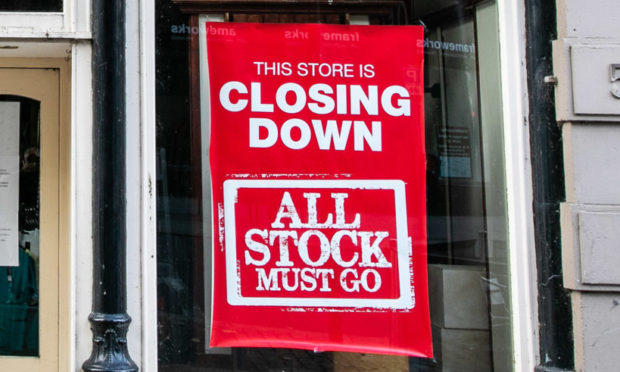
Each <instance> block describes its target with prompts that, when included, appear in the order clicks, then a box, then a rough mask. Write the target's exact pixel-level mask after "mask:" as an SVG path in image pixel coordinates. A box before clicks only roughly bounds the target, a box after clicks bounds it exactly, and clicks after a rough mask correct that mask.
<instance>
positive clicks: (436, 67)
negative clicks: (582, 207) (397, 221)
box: [156, 0, 512, 372]
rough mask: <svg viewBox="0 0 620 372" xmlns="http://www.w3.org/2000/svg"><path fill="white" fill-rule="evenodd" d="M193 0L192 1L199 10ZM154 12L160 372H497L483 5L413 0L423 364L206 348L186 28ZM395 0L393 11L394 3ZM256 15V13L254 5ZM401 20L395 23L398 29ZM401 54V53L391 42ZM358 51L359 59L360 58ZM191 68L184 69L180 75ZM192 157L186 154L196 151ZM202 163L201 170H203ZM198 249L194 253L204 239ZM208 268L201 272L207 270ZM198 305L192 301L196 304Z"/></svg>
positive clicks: (191, 46)
mask: <svg viewBox="0 0 620 372" xmlns="http://www.w3.org/2000/svg"><path fill="white" fill-rule="evenodd" d="M205 2H206V1H205ZM156 4H157V18H156V19H157V28H156V30H157V51H156V56H157V60H156V64H157V81H156V83H157V92H156V94H157V159H158V162H157V165H158V169H157V181H158V184H157V187H158V188H157V190H158V195H157V203H158V247H157V249H158V282H157V285H158V309H157V310H158V332H159V333H158V344H159V350H158V352H159V370H160V371H175V372H182V371H213V370H218V371H219V370H222V371H229V370H230V371H233V370H234V371H275V370H277V371H338V372H339V371H343V372H344V371H347V372H348V371H357V370H390V371H414V372H422V371H448V370H452V371H461V372H467V371H472V372H473V371H475V372H486V371H510V370H511V368H512V362H511V360H512V341H511V340H512V335H511V331H510V308H511V306H510V303H509V295H508V294H509V280H508V278H509V272H508V262H507V257H508V249H509V247H508V246H507V239H506V237H507V231H506V206H505V183H504V162H503V159H504V156H503V152H504V146H503V123H502V115H501V112H502V110H501V108H502V102H501V94H500V92H501V90H500V88H501V81H500V70H499V68H500V65H499V41H498V25H497V22H498V21H497V6H496V3H495V2H494V1H467V2H465V1H457V2H455V1H447V0H420V1H415V2H411V4H413V5H411V6H409V5H403V9H404V8H406V10H407V12H408V15H407V17H393V18H390V19H381V20H379V21H377V22H375V20H374V18H372V17H371V23H373V24H374V23H379V24H399V23H402V22H408V23H410V24H422V25H424V26H425V36H424V39H425V40H424V50H425V55H424V58H425V77H424V80H425V87H424V88H425V94H424V100H425V125H426V150H427V210H428V216H427V217H428V255H429V257H428V262H429V301H430V310H431V324H432V327H433V347H434V351H435V358H433V359H416V358H406V357H396V356H385V355H371V354H353V353H337V352H334V353H313V352H309V351H305V350H292V349H279V350H275V349H261V348H237V349H217V350H212V349H208V348H207V347H206V344H207V343H208V341H207V336H206V331H205V330H208V327H209V324H208V321H209V319H210V318H209V315H208V314H209V305H208V302H209V298H210V292H209V291H210V274H209V273H208V272H206V269H205V267H207V268H208V267H209V265H210V263H209V257H210V253H209V251H208V250H206V251H205V250H203V247H204V244H203V242H210V241H211V229H210V228H203V224H204V225H207V226H210V224H211V222H210V221H203V218H206V219H208V218H210V217H209V216H210V213H209V211H208V210H202V208H203V199H204V200H207V201H208V200H209V199H210V198H209V195H201V190H202V184H201V182H202V177H201V173H202V172H205V171H208V170H207V169H206V165H203V164H201V159H200V151H199V148H200V123H199V117H200V112H199V109H197V107H196V106H195V104H196V103H195V102H197V96H196V95H195V92H196V87H197V86H198V84H199V83H198V79H197V71H196V70H195V66H193V65H192V63H189V62H188V61H192V58H194V57H195V53H197V49H196V48H197V44H196V43H195V39H196V38H197V36H198V35H197V34H198V30H197V28H196V27H195V25H194V24H193V23H192V22H191V18H190V17H189V16H188V15H186V14H182V13H181V12H180V11H179V9H178V7H177V6H175V5H174V2H171V1H169V0H158V1H157V2H156ZM403 4H404V3H403ZM266 6H267V5H266ZM285 9H286V8H281V9H280V10H281V12H280V13H282V14H280V13H278V14H275V12H274V14H258V15H257V14H242V13H230V14H229V18H228V20H229V21H233V22H236V21H242V22H261V21H265V22H307V21H310V22H326V23H327V22H333V23H338V22H340V23H343V22H345V21H346V17H344V16H343V17H328V15H327V14H322V13H321V12H320V11H318V10H317V12H316V13H313V14H294V15H289V14H286V13H285ZM405 18H407V20H405ZM403 47H406V46H403ZM369 52H371V51H369ZM192 68H194V70H192ZM196 150H198V151H196ZM203 167H204V168H203ZM207 245H208V244H207ZM207 270H208V269H207ZM205 299H206V301H205Z"/></svg>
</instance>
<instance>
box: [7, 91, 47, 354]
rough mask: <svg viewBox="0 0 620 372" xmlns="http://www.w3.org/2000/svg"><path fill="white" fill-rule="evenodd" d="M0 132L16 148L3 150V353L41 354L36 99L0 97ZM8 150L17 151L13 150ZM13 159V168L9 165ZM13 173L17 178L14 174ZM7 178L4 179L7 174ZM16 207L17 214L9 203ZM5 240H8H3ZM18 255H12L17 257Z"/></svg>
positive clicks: (37, 113)
mask: <svg viewBox="0 0 620 372" xmlns="http://www.w3.org/2000/svg"><path fill="white" fill-rule="evenodd" d="M0 107H1V108H2V109H0V115H2V117H0V124H1V125H0V132H1V135H3V136H5V138H6V137H7V136H9V137H15V138H14V140H15V145H14V147H15V149H14V151H12V150H11V149H9V148H10V147H11V146H6V145H4V146H3V148H2V149H0V162H1V164H0V172H1V171H2V169H5V170H6V169H9V168H10V169H16V171H15V172H4V173H5V174H3V175H0V201H2V203H3V204H4V205H3V206H2V209H0V225H1V230H2V233H0V247H1V248H2V249H3V250H4V251H3V257H2V259H1V261H0V262H2V263H1V264H2V265H6V266H0V355H20V356H37V355H38V353H39V306H38V302H39V292H38V276H39V271H38V268H39V174H40V172H39V171H40V169H39V164H40V161H39V160H40V159H39V140H40V133H39V113H40V104H39V102H37V101H34V100H31V99H28V98H23V97H17V96H8V95H2V96H0ZM9 152H11V153H13V152H14V154H9ZM13 158H14V162H15V168H11V166H12V165H11V162H12V160H13ZM11 173H13V174H15V173H17V174H16V176H17V177H12V176H11ZM3 176H4V177H3ZM13 204H14V205H15V211H18V213H17V215H16V216H14V215H9V214H13V213H14V211H12V210H11V209H12V208H11V206H12V205H13ZM2 243H4V244H2ZM13 256H14V257H13Z"/></svg>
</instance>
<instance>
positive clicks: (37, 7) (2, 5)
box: [0, 0, 62, 12]
mask: <svg viewBox="0 0 620 372" xmlns="http://www.w3.org/2000/svg"><path fill="white" fill-rule="evenodd" d="M0 11H11V12H14V11H22V12H62V0H2V2H0Z"/></svg>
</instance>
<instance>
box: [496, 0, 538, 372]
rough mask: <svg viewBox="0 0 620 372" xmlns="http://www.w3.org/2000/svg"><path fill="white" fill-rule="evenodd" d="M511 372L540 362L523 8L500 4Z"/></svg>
mask: <svg viewBox="0 0 620 372" xmlns="http://www.w3.org/2000/svg"><path fill="white" fill-rule="evenodd" d="M497 5H498V13H499V14H498V16H499V38H500V64H501V86H502V102H504V104H503V107H502V114H503V119H504V162H505V168H506V201H507V203H506V204H507V207H508V208H507V212H508V246H509V250H508V260H509V268H510V302H511V320H512V339H513V360H514V369H513V370H514V371H533V370H534V368H535V367H536V365H538V364H539V362H540V355H539V347H538V345H539V339H538V302H537V284H536V283H537V271H536V251H535V243H534V212H533V206H532V202H533V190H532V167H531V155H530V145H529V144H530V137H529V121H528V117H529V114H528V112H529V107H528V91H527V70H526V67H525V66H526V63H525V4H524V3H523V2H521V1H514V0H498V1H497Z"/></svg>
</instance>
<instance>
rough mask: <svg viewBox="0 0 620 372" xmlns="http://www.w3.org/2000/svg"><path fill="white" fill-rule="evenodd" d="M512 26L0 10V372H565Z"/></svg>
mask: <svg viewBox="0 0 620 372" xmlns="http://www.w3.org/2000/svg"><path fill="white" fill-rule="evenodd" d="M533 3H534V2H529V1H526V4H521V3H520V2H512V1H504V0H481V1H477V0H471V1H448V0H445V1H444V0H442V1H436V0H434V1H433V0H415V1H400V0H387V1H383V0H360V1H350V0H333V1H332V0H330V1H315V0H307V1H279V0H268V1H263V0H247V1H237V0H218V1H211V0H156V1H154V2H152V1H147V0H142V1H138V2H127V3H125V2H123V1H115V2H114V5H110V4H107V5H106V2H105V1H99V0H90V1H78V0H72V1H70V0H64V2H63V1H61V0H54V1H47V2H45V1H31V2H19V3H18V2H15V4H13V3H11V2H10V3H8V4H6V5H1V6H0V130H1V131H2V133H3V134H2V136H1V137H0V144H1V145H0V161H1V162H2V163H0V203H2V206H3V207H2V208H3V209H2V211H1V213H0V252H2V254H1V255H0V260H1V261H0V355H1V357H0V369H3V368H7V369H11V370H39V371H51V370H63V371H64V370H72V371H73V370H79V369H80V368H82V363H83V362H84V361H87V362H86V364H84V366H83V367H84V368H85V370H98V369H97V368H99V367H98V364H97V363H99V362H101V363H105V360H104V359H105V358H106V357H105V355H107V354H106V353H107V352H108V351H106V350H105V349H106V348H108V346H106V345H107V344H106V342H108V341H107V337H108V336H109V337H111V338H114V337H112V336H110V335H111V334H112V333H114V332H119V335H115V337H116V336H118V337H116V338H117V339H120V341H115V342H117V344H116V345H117V347H118V349H119V350H120V351H119V352H118V353H119V355H120V354H126V355H125V356H124V357H126V358H127V359H129V356H131V357H130V358H131V359H133V361H134V362H135V363H136V365H137V366H138V367H139V368H140V369H141V370H144V371H155V370H159V371H179V372H181V371H211V370H218V371H219V370H230V371H257V370H258V371H272V370H274V371H275V370H277V371H354V370H360V371H362V370H389V371H532V370H534V369H535V368H538V369H539V370H540V371H546V370H547V369H545V368H547V367H548V368H560V369H562V368H564V369H562V370H568V369H566V368H572V364H573V362H572V357H573V350H571V349H570V348H572V340H571V339H570V336H571V335H572V333H571V329H572V323H571V317H570V302H569V301H568V299H567V298H568V297H567V295H566V291H565V290H564V288H563V287H562V276H561V275H562V267H561V264H560V263H558V260H559V258H558V256H559V255H560V254H561V245H560V243H559V235H560V230H559V215H558V213H559V212H558V211H559V203H560V202H561V201H563V198H564V196H563V190H560V191H557V190H558V189H561V187H557V185H556V183H557V182H558V180H560V182H562V181H563V178H562V177H563V169H562V163H561V159H560V160H558V159H557V157H558V154H560V155H561V149H560V148H559V147H558V148H550V147H548V143H550V142H553V141H558V140H561V138H560V134H559V132H558V130H557V128H551V127H549V128H546V129H545V126H552V125H554V124H555V122H554V120H555V119H554V117H553V115H552V114H551V116H548V115H547V114H548V113H549V112H553V110H554V105H553V102H552V101H551V102H547V101H544V100H543V97H545V94H547V95H548V94H549V92H550V91H551V90H552V89H553V86H552V85H542V86H543V87H544V89H545V90H544V92H541V91H540V90H539V86H538V85H537V84H538V83H537V82H539V81H542V80H541V79H539V76H538V75H536V74H535V73H534V72H533V71H534V69H537V68H538V67H539V66H540V60H546V59H549V58H550V55H548V54H550V50H551V48H550V44H549V43H550V41H551V39H552V38H553V33H554V32H555V25H554V24H553V23H545V20H544V19H542V18H540V14H541V13H542V14H545V15H547V16H548V15H549V14H551V16H552V18H553V17H555V13H554V9H550V8H547V7H545V6H539V5H536V4H533ZM91 6H93V8H92V9H93V12H92V15H91ZM108 7H109V8H111V9H116V11H118V9H123V12H122V13H123V14H124V15H122V16H118V17H117V15H116V14H115V15H112V16H110V13H106V12H107V8H108ZM118 14H120V13H118ZM526 16H527V18H526ZM99 17H101V19H99ZM106 17H111V18H106ZM115 17H116V18H118V19H120V21H119V22H118V25H117V27H120V28H121V29H122V32H121V31H119V29H118V28H114V27H115V26H114V25H110V24H108V21H109V20H110V19H114V18H115ZM91 22H92V24H91ZM26 24H27V25H33V26H29V27H25V26H24V25H26ZM5 25H6V26H5ZM549 30H551V31H549ZM536 32H549V33H550V34H548V35H547V34H545V36H542V37H541V36H537V35H536ZM123 34H124V35H123ZM117 37H118V39H117ZM121 37H124V38H125V43H126V44H125V46H126V47H125V48H116V47H117V46H118V45H122V42H121V43H120V44H118V43H119V40H121V41H122V40H123V39H122V38H121ZM537 38H539V39H542V40H544V41H546V43H543V42H541V43H539V44H540V45H539V44H537ZM100 40H103V41H100ZM538 41H540V40H538ZM119 50H120V51H119ZM526 51H527V52H526ZM117 53H120V54H122V57H120V56H119V55H120V54H118V55H117ZM102 56H103V57H102ZM537 58H540V60H539V59H537ZM108 62H109V63H110V65H108ZM103 64H105V65H106V66H103ZM110 66H112V67H110ZM545 66H546V67H549V69H550V65H545ZM109 69H112V70H114V69H116V70H119V69H123V70H124V71H122V73H121V74H119V75H118V78H117V80H115V81H112V83H110V82H109V81H107V80H105V76H104V75H105V74H107V72H102V71H108V70H109ZM536 73H538V72H536ZM544 74H549V75H551V72H549V71H548V70H546V71H545V72H544ZM547 80H548V81H551V82H553V79H552V78H549V79H547ZM24 82H25V83H24ZM541 84H542V83H541ZM114 89H120V90H116V91H114ZM106 90H109V91H112V92H113V93H109V92H108V93H106ZM114 92H116V93H114ZM101 97H104V98H101ZM105 97H109V99H108V98H105ZM118 97H121V98H119V99H116V98H118ZM93 107H94V108H93ZM119 113H120V114H119ZM545 115H547V116H545ZM121 117H122V118H121ZM117 119H118V123H119V125H120V126H119V127H118V128H116V127H115V128H116V129H112V126H113V124H112V123H111V122H115V123H116V121H117ZM532 123H534V124H532ZM541 123H542V124H541ZM114 125H116V124H114ZM532 128H534V129H532ZM540 128H543V129H540ZM116 130H120V131H122V132H123V134H122V135H121V136H119V138H120V140H119V141H120V142H122V143H123V145H122V146H121V147H115V146H120V145H118V144H116V143H115V139H114V138H111V139H109V141H110V143H109V144H108V142H106V141H108V139H106V138H107V135H108V134H109V133H117V132H115V131H116ZM114 136H115V134H114V135H113V136H112V137H114ZM123 136H125V138H123ZM545 141H548V142H545ZM108 146H109V147H108ZM121 148H122V151H121V150H119V149H121ZM542 151H548V152H545V153H544V154H543V155H541V154H539V153H538V152H542ZM102 154H103V155H102ZM106 154H109V156H110V159H112V160H110V161H111V162H112V163H111V164H112V166H111V167H110V172H111V173H106V172H107V171H106V170H105V169H104V170H103V171H102V170H101V168H102V167H104V168H105V167H106V165H105V164H106V163H105V161H107V160H105V159H107V156H108V155H106ZM101 158H105V159H104V160H103V162H102V159H101ZM538 161H540V163H539V162H538ZM117 163H118V164H120V163H122V166H120V165H119V167H118V168H116V165H115V164H117ZM102 164H103V165H102ZM102 172H103V173H102ZM114 172H117V173H114ZM118 173H123V174H126V177H124V180H123V181H119V183H121V184H122V186H120V188H118V189H116V187H117V184H116V183H115V182H114V180H113V178H115V174H118ZM106 177H107V178H106ZM110 177H111V178H112V180H111V179H110ZM111 189H114V190H117V191H119V192H120V194H118V193H116V194H115V193H107V190H111ZM549 189H552V191H551V192H549ZM123 201H126V203H123ZM119 203H120V204H121V206H120V207H119V208H120V209H114V208H115V207H112V209H110V210H108V206H109V205H110V204H114V205H116V204H119ZM5 206H6V207H5ZM101 210H105V211H104V212H101ZM118 213H121V214H123V215H125V216H126V217H125V218H120V217H118V218H117V216H118ZM115 214H116V216H115ZM541 221H543V222H541ZM231 226H232V227H231ZM117 229H118V230H119V231H117ZM125 229H126V232H125ZM121 230H122V231H121ZM107 234H112V235H114V237H112V238H109V239H108V238H105V236H107ZM118 240H121V241H122V242H121V243H119V244H120V245H122V246H123V247H122V249H119V250H109V248H108V247H107V243H108V242H109V243H110V244H116V242H117V241H118ZM233 242H234V243H233ZM235 244H236V245H235ZM16 247H18V249H17V248H16ZM231 257H232V258H231ZM93 263H94V265H93ZM117 263H118V268H119V270H118V271H120V273H117V274H118V275H117V276H114V275H116V274H108V271H107V270H109V266H117ZM106 265H107V266H108V267H106ZM123 265H125V266H126V267H125V268H124V267H123ZM109 275H112V276H113V278H112V279H110V276H109ZM93 281H94V282H93ZM110 283H112V285H110ZM246 283H250V284H246ZM119 286H120V287H122V289H119V291H118V293H117V292H116V291H114V292H113V293H109V288H116V287H119ZM551 287H553V288H557V290H556V291H555V292H554V290H553V289H550V288H551ZM3 288H4V289H3ZM125 288H126V294H125V293H123V292H125ZM91 312H92V314H103V315H105V314H108V315H113V317H111V318H105V321H108V322H110V323H114V322H117V323H118V324H121V323H122V324H123V325H122V326H119V327H121V328H122V327H127V326H128V327H129V328H128V333H127V335H126V336H125V335H124V333H123V332H124V330H120V331H119V328H114V327H117V326H116V325H115V326H114V327H112V328H110V330H105V329H102V330H97V329H96V330H95V336H94V340H91V339H93V333H92V332H91V331H90V330H89V328H90V327H91V325H90V324H89V321H88V318H89V314H91ZM125 312H126V313H127V314H129V315H130V316H131V318H132V321H131V323H128V318H126V317H125V315H126V314H125ZM103 315H102V316H103ZM97 316H98V315H91V321H92V322H93V323H92V324H93V327H94V328H97V327H98V326H97V324H98V323H97V321H98V320H97ZM106 316H107V315H106ZM98 332H101V334H99V333H98ZM93 344H94V345H95V346H93ZM118 345H120V346H118ZM126 347H127V348H128V349H127V351H126V352H125V351H124V348H126ZM567 348H569V349H567ZM93 350H95V351H93ZM100 350H104V351H101V353H100ZM99 353H100V354H99ZM89 355H91V357H90V359H89ZM95 361H97V362H95ZM130 364H131V363H128V365H130ZM129 370H131V369H129Z"/></svg>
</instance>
